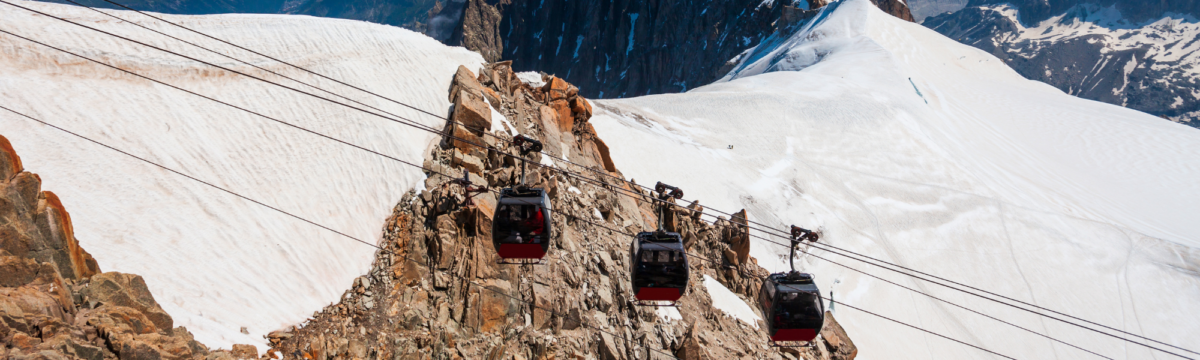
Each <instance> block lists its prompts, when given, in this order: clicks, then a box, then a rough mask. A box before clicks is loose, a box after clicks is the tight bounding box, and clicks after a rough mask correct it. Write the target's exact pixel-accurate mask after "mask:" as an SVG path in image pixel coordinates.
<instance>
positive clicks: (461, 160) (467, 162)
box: [453, 151, 484, 185]
mask: <svg viewBox="0 0 1200 360" xmlns="http://www.w3.org/2000/svg"><path fill="white" fill-rule="evenodd" d="M453 160H454V165H456V166H462V167H463V168H465V169H467V171H470V172H472V173H475V174H479V175H483V170H484V166H483V160H479V158H477V157H474V156H471V155H468V154H466V153H464V152H462V151H455V152H454V159H453ZM477 185H483V183H479V184H477Z"/></svg>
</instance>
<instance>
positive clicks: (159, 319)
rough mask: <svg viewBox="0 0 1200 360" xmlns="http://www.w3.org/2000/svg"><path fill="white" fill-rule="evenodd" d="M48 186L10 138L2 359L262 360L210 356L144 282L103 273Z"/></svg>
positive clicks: (3, 218)
mask: <svg viewBox="0 0 1200 360" xmlns="http://www.w3.org/2000/svg"><path fill="white" fill-rule="evenodd" d="M41 185H42V179H41V178H40V177H38V176H37V174H34V173H31V172H28V171H24V168H23V166H22V164H21V157H20V156H17V152H16V151H15V150H14V149H13V147H12V145H11V144H10V143H9V142H8V139H6V138H5V137H4V136H0V359H12V360H43V359H87V360H110V359H168V360H172V359H207V360H233V359H235V358H258V351H257V350H255V348H254V347H253V346H251V345H234V346H233V351H228V350H215V351H209V349H208V348H207V347H205V346H204V345H203V344H201V343H199V342H197V341H196V340H195V339H194V338H193V337H192V334H191V333H190V332H188V330H187V329H186V328H184V327H182V326H178V327H177V326H174V325H175V324H174V321H173V320H172V319H171V316H170V315H168V314H167V312H166V311H163V309H162V307H161V306H159V304H158V302H156V301H155V300H154V296H153V295H151V294H150V289H149V288H147V287H146V282H145V280H143V279H142V277H141V276H138V275H133V274H122V273H118V272H105V273H101V272H100V266H99V265H98V264H97V263H96V260H95V259H93V258H92V256H91V255H90V254H88V252H87V251H85V250H84V249H83V248H81V247H80V246H79V241H78V240H76V238H75V232H74V227H73V226H72V225H71V215H70V214H68V213H67V210H66V208H64V207H63V205H62V202H61V201H59V198H58V196H56V195H54V193H52V192H49V191H42V189H41Z"/></svg>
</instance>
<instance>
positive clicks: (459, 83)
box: [450, 65, 483, 104]
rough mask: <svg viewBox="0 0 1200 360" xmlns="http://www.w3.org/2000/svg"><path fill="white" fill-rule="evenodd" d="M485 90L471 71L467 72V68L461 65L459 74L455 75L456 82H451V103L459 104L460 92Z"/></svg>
mask: <svg viewBox="0 0 1200 360" xmlns="http://www.w3.org/2000/svg"><path fill="white" fill-rule="evenodd" d="M480 89H483V84H480V83H479V80H476V79H475V74H474V73H472V72H471V70H467V67H466V66H462V65H459V66H458V72H455V73H454V80H451V81H450V103H451V104H457V103H458V95H459V92H460V91H463V90H466V91H472V92H473V91H479V90H480Z"/></svg>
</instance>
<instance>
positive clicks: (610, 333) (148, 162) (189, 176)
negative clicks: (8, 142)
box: [0, 105, 675, 358]
mask: <svg viewBox="0 0 1200 360" xmlns="http://www.w3.org/2000/svg"><path fill="white" fill-rule="evenodd" d="M0 109H3V110H6V111H8V112H11V113H13V114H16V115H19V116H21V117H24V118H26V119H29V120H33V121H35V122H37V123H40V124H42V125H45V126H48V127H50V128H53V129H55V130H58V131H62V132H65V133H67V134H70V135H72V136H75V137H78V138H80V139H84V140H87V141H89V142H91V143H93V144H96V145H100V146H102V147H105V148H107V149H109V150H113V151H116V152H118V153H121V154H123V155H126V156H129V157H132V158H134V159H137V160H140V161H142V162H145V163H147V164H150V165H153V166H155V167H158V168H160V169H163V170H166V171H168V172H171V173H173V174H176V175H179V176H183V177H185V178H188V179H190V180H192V181H196V182H198V183H201V184H204V185H206V186H208V187H211V188H213V189H216V190H219V191H221V192H224V193H227V194H230V195H233V196H236V197H238V198H240V199H243V200H246V201H249V202H251V203H254V204H257V205H260V206H263V207H265V208H268V209H271V210H274V211H276V212H279V213H281V214H284V215H287V216H288V217H291V218H294V219H296V220H300V221H303V222H305V223H308V224H310V225H313V226H316V227H319V228H321V229H325V230H328V231H330V232H332V233H334V234H337V235H340V236H342V237H345V238H348V239H350V240H354V241H356V242H359V243H361V244H364V245H367V246H370V247H373V248H375V249H377V250H379V251H381V252H384V253H388V254H392V255H396V256H399V257H400V258H403V259H405V260H408V261H412V262H413V263H416V264H421V262H420V261H417V260H414V259H412V258H410V257H408V256H406V255H403V254H400V253H397V252H395V251H393V250H388V249H386V248H383V247H381V246H379V245H376V244H372V243H370V242H367V241H365V240H362V239H359V238H357V237H354V236H351V235H348V234H346V233H343V232H341V231H338V230H335V229H333V228H330V227H328V226H325V225H322V224H320V223H317V222H315V221H312V220H308V219H306V218H304V217H301V216H299V215H296V214H293V213H290V212H287V211H285V210H282V209H280V208H277V207H274V206H271V205H268V204H266V203H263V202H261V201H258V200H255V199H253V198H250V197H248V196H245V195H242V194H239V193H237V192H234V191H232V190H229V189H226V188H223V187H220V186H217V185H214V184H213V183H211V182H208V181H204V180H201V179H199V178H196V177H194V176H191V175H188V174H185V173H183V172H180V171H177V170H175V169H172V168H170V167H167V166H163V165H160V164H158V163H156V162H153V161H150V160H147V159H146V158H143V157H140V156H137V155H134V154H131V153H129V152H126V151H124V150H121V149H118V148H115V147H113V146H110V145H108V144H105V143H102V142H99V141H96V140H93V139H91V138H89V137H86V136H83V135H80V134H78V133H75V132H72V131H70V130H67V129H64V128H61V127H58V126H56V125H54V124H51V123H48V122H45V121H42V120H39V119H37V118H34V117H32V116H29V115H25V114H23V113H20V112H17V111H15V110H12V109H9V108H7V107H4V106H3V105H0ZM405 164H408V165H411V166H414V167H417V168H420V169H425V168H424V167H422V166H420V165H415V164H411V163H407V162H406V163H405ZM425 170H428V171H432V170H429V169H425ZM448 274H449V275H451V276H454V277H457V278H459V279H461V280H463V281H466V282H468V283H470V284H472V285H475V287H476V288H480V289H484V290H488V291H491V292H493V293H496V294H498V295H500V296H504V297H507V298H510V299H513V300H517V301H521V302H524V301H525V300H524V299H521V298H517V297H515V296H512V295H509V294H506V293H504V292H501V291H499V290H496V289H492V288H489V287H487V286H484V285H482V284H479V283H477V282H475V281H473V280H471V279H468V278H466V277H464V276H462V275H458V274H454V273H453V272H449V273H448ZM529 306H530V307H532V308H534V309H542V310H546V311H547V312H549V313H550V314H552V315H562V314H560V313H558V312H556V311H554V309H548V308H545V307H540V306H537V304H533V303H529ZM595 329H596V331H599V332H603V333H607V334H609V335H613V336H618V337H620V336H621V335H620V334H616V333H613V332H609V331H605V330H604V329H602V328H599V327H596V328H595ZM642 346H643V347H645V348H646V349H648V350H653V351H656V352H659V353H662V354H666V355H668V356H671V357H673V358H674V357H675V355H674V354H671V353H668V352H665V351H662V350H659V349H655V348H651V347H649V346H645V345H642Z"/></svg>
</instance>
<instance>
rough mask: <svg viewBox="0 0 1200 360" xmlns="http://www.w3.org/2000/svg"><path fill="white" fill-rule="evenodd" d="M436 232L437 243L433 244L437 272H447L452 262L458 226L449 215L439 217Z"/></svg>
mask: <svg viewBox="0 0 1200 360" xmlns="http://www.w3.org/2000/svg"><path fill="white" fill-rule="evenodd" d="M437 230H438V231H437V243H435V244H434V245H435V246H436V247H434V248H435V249H437V257H436V258H435V259H436V260H437V261H436V262H435V264H436V265H437V268H438V270H447V269H449V268H450V265H451V264H452V263H453V262H454V250H455V248H456V246H455V245H456V243H457V240H458V225H457V223H456V222H455V221H454V218H452V217H450V215H441V216H438V218H437Z"/></svg>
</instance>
